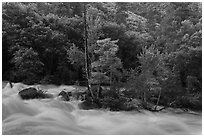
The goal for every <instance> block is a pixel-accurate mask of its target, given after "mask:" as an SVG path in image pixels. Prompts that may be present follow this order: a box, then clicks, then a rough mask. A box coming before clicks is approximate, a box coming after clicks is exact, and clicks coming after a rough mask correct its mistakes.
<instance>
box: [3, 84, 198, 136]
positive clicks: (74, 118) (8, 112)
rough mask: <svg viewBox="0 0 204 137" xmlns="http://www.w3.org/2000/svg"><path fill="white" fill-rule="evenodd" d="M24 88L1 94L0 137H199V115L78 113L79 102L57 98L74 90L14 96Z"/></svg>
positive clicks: (19, 86)
mask: <svg viewBox="0 0 204 137" xmlns="http://www.w3.org/2000/svg"><path fill="white" fill-rule="evenodd" d="M25 87H27V86H26V85H23V84H21V83H16V84H14V87H13V88H10V86H9V84H7V85H5V87H4V88H3V90H2V96H3V98H2V132H3V135H10V134H11V135H66V134H73V135H87V134H88V135H92V134H94V135H107V134H108V135H170V134H171V135H180V134H182V135H191V134H193V135H197V134H198V135H200V134H202V114H201V113H198V114H197V113H196V114H190V113H179V114H178V113H173V112H159V113H153V112H149V111H143V112H142V113H139V112H136V111H131V112H123V111H120V112H111V111H108V110H81V109H78V107H77V104H78V101H71V102H65V101H62V100H61V99H60V98H58V97H57V94H58V93H59V92H60V91H61V90H62V89H66V90H73V89H74V87H73V86H58V87H57V86H49V87H45V86H44V88H45V89H46V90H47V92H49V93H51V94H53V95H54V96H55V98H52V99H32V100H26V101H25V100H24V101H23V100H22V99H20V98H19V96H18V95H17V93H18V92H19V90H21V89H23V88H25Z"/></svg>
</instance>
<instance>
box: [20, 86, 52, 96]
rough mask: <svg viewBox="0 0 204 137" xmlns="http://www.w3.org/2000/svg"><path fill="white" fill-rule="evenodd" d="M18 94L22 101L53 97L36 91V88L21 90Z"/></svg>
mask: <svg viewBox="0 0 204 137" xmlns="http://www.w3.org/2000/svg"><path fill="white" fill-rule="evenodd" d="M18 94H19V95H20V97H21V98H22V99H41V98H52V97H53V95H51V94H46V93H44V92H43V91H42V90H37V89H36V88H33V87H30V88H26V89H23V90H21V91H20V92H19V93H18Z"/></svg>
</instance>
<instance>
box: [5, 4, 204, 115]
mask: <svg viewBox="0 0 204 137" xmlns="http://www.w3.org/2000/svg"><path fill="white" fill-rule="evenodd" d="M84 41H86V42H84ZM86 46H87V48H86ZM85 58H86V59H87V60H85ZM86 61H87V62H86ZM87 67H88V69H87ZM87 70H88V71H87ZM2 71H3V72H2V76H3V80H9V81H12V82H23V83H25V84H57V85H60V84H67V85H69V84H70V85H73V84H76V83H77V84H79V85H83V86H87V83H88V84H90V85H92V87H93V86H95V87H97V88H95V89H93V88H92V89H89V92H87V98H86V100H87V101H92V102H95V103H96V104H97V105H98V106H99V107H103V108H110V109H111V110H134V109H138V108H145V109H148V110H151V111H158V110H159V109H158V106H164V108H165V107H177V108H188V109H194V110H201V109H202V5H201V3H196V2H195V3H189V2H185V3H178V2H177V3H169V2H165V3H162V2H159V3H153V2H152V3H145V2H137V3H136V2H135V3H131V2H128V3H122V2H119V3H117V2H116V3H113V2H102V3H100V2H97V3H76V2H71V3H68V2H55V3H51V2H29V3H24V2H17V3H14V2H13V3H12V2H4V3H2ZM100 87H108V88H102V89H101V88H100ZM89 94H90V95H89ZM88 95H89V96H88Z"/></svg>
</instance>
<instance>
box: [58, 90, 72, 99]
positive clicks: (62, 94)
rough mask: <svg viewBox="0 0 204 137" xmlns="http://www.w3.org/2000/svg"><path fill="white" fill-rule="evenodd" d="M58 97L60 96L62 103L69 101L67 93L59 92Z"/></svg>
mask: <svg viewBox="0 0 204 137" xmlns="http://www.w3.org/2000/svg"><path fill="white" fill-rule="evenodd" d="M58 96H61V97H62V99H63V100H64V101H69V100H70V98H69V93H67V92H65V91H61V92H60V93H59V95H58Z"/></svg>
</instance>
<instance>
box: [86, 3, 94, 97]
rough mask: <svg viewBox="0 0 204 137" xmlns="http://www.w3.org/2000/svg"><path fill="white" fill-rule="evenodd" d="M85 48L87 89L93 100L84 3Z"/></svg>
mask: <svg viewBox="0 0 204 137" xmlns="http://www.w3.org/2000/svg"><path fill="white" fill-rule="evenodd" d="M84 48H85V54H84V55H85V56H84V59H85V71H86V79H87V88H88V91H89V92H90V93H91V96H92V98H93V97H94V96H93V92H92V90H91V84H90V67H89V66H90V65H89V58H88V33H87V22H86V4H85V3H84Z"/></svg>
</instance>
